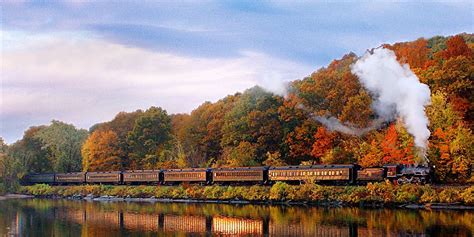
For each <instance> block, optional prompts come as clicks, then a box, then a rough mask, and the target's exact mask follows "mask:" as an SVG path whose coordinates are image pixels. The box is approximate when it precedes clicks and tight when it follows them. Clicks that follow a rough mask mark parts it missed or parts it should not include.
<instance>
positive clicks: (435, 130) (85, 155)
mask: <svg viewBox="0 0 474 237" xmlns="http://www.w3.org/2000/svg"><path fill="white" fill-rule="evenodd" d="M384 47H386V48H390V49H392V50H394V52H395V53H396V55H397V57H398V60H399V61H400V62H402V63H406V64H408V65H409V67H410V68H411V69H412V70H413V72H414V73H415V74H416V75H417V76H418V77H419V79H420V81H421V82H422V83H425V84H427V85H428V86H429V88H430V90H431V92H432V94H431V98H432V99H431V105H430V106H429V107H427V108H426V113H427V116H428V118H429V121H430V123H429V130H430V132H431V137H430V138H429V147H428V150H427V158H428V159H429V161H430V163H431V164H432V165H435V166H436V169H435V173H436V178H437V180H436V182H438V183H458V184H465V183H469V182H474V177H473V176H472V173H474V172H472V171H471V170H472V164H473V163H474V160H473V159H474V135H473V134H472V129H473V125H474V120H473V118H474V117H473V116H474V103H473V101H474V93H473V91H474V57H473V52H474V35H473V34H460V35H456V36H451V37H441V36H437V37H433V38H430V39H424V38H420V39H418V40H416V41H412V42H402V43H396V44H393V45H384ZM357 58H358V57H357V55H355V54H353V53H350V54H347V55H345V56H344V57H342V58H341V59H339V60H334V61H333V62H331V63H330V64H329V65H328V66H327V67H324V68H321V69H319V70H317V71H316V72H314V73H312V74H311V75H310V76H308V77H306V78H302V79H301V80H295V81H293V82H291V83H290V84H289V85H288V94H287V95H286V96H285V97H282V96H280V95H275V94H272V93H269V92H268V91H265V90H264V89H263V88H260V87H253V88H250V89H248V90H246V91H244V92H243V93H236V94H234V95H229V96H227V97H225V98H223V99H221V100H219V101H216V102H214V103H211V102H205V103H203V104H202V105H200V106H199V107H197V108H196V109H195V110H193V111H192V112H191V113H190V114H171V115H169V114H168V113H167V111H165V110H164V109H162V108H157V107H151V108H149V109H147V110H144V111H143V110H137V111H134V112H120V113H118V114H117V115H116V116H115V118H114V119H112V120H111V121H108V122H104V123H99V124H96V125H94V126H92V127H91V128H90V129H89V131H86V130H83V129H77V128H75V127H74V126H73V125H71V124H66V123H63V122H60V121H53V122H52V123H51V124H50V125H43V126H34V127H30V128H29V129H28V130H26V131H25V133H24V136H23V138H22V139H21V140H19V141H17V142H15V143H13V144H11V145H6V144H5V143H4V142H3V140H1V139H0V145H1V151H0V180H1V182H0V187H1V186H4V187H5V188H3V189H4V190H7V191H8V190H14V189H15V187H17V180H18V179H19V178H21V177H22V176H23V175H25V174H27V173H31V172H71V171H81V170H82V171H110V170H126V169H161V168H183V167H223V166H231V167H232V166H234V167H235V166H259V165H287V164H288V165H298V164H331V163H338V164H350V163H358V164H361V165H362V166H364V167H371V166H381V165H383V164H387V163H403V164H413V163H416V162H418V161H419V160H420V157H419V155H418V154H419V152H418V151H417V150H416V149H415V147H414V145H413V144H414V142H413V137H412V136H410V135H409V133H408V132H407V130H406V128H405V127H404V126H403V123H402V122H401V121H400V120H396V121H394V122H392V123H390V124H387V126H385V127H383V128H380V129H378V130H373V131H371V132H369V133H368V134H366V135H364V136H361V137H357V136H351V135H345V134H342V133H338V132H332V131H329V130H328V129H326V128H325V127H324V126H322V124H321V123H319V122H317V121H316V120H314V119H313V116H312V115H311V114H313V115H330V116H333V117H335V118H337V119H339V120H340V121H342V122H344V123H348V124H352V125H354V126H357V127H360V128H362V127H367V126H368V125H369V124H370V121H372V120H373V119H374V117H375V113H374V111H373V110H372V96H371V95H370V93H369V92H368V91H367V90H365V89H364V87H363V86H362V85H361V84H360V82H359V80H358V78H357V77H356V76H355V75H354V74H352V73H351V69H350V68H351V65H352V64H353V63H354V62H355V61H356V60H357ZM123 99H124V100H126V98H123ZM355 191H357V192H358V191H359V190H358V189H357V188H356V190H355ZM361 195H362V194H361Z"/></svg>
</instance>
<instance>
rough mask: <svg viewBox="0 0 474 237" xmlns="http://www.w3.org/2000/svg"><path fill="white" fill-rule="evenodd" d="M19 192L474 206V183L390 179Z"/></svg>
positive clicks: (117, 198) (118, 198) (129, 198)
mask: <svg viewBox="0 0 474 237" xmlns="http://www.w3.org/2000/svg"><path fill="white" fill-rule="evenodd" d="M19 193H21V194H26V195H32V196H33V197H35V198H49V199H69V200H85V201H102V202H153V203H155V202H163V203H171V202H173V203H217V204H220V203H222V204H242V205H243V204H256V205H306V206H321V207H367V208H402V209H427V210H431V209H450V210H474V186H471V187H433V186H429V185H424V186H419V185H400V186H395V185H392V184H390V183H376V184H368V185H367V186H357V187H352V186H347V187H342V186H320V185H316V184H304V185H294V186H293V185H288V184H285V183H276V184H274V185H273V186H258V185H254V186H186V185H183V186H181V185H180V186H112V185H82V186H49V185H44V184H40V185H34V186H23V187H21V189H20V190H19ZM28 197H31V196H28Z"/></svg>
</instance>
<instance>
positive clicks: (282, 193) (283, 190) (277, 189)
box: [270, 182, 290, 200]
mask: <svg viewBox="0 0 474 237" xmlns="http://www.w3.org/2000/svg"><path fill="white" fill-rule="evenodd" d="M289 189H290V185H288V184H287V183H283V182H276V183H275V184H274V185H273V186H272V187H271V188H270V199H271V200H285V199H286V198H287V196H288V191H289Z"/></svg>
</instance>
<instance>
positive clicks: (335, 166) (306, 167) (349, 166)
mask: <svg viewBox="0 0 474 237" xmlns="http://www.w3.org/2000/svg"><path fill="white" fill-rule="evenodd" d="M329 168H336V169H337V168H354V165H292V166H272V167H270V169H271V170H299V169H329Z"/></svg>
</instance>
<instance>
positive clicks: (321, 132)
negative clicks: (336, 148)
mask: <svg viewBox="0 0 474 237" xmlns="http://www.w3.org/2000/svg"><path fill="white" fill-rule="evenodd" d="M314 138H315V141H314V143H313V149H312V150H311V155H313V156H314V157H318V158H321V157H322V156H324V155H325V154H326V152H327V151H329V150H330V149H331V148H332V147H333V140H334V138H335V134H333V133H331V132H329V131H327V130H326V129H325V128H324V127H319V128H318V131H317V132H316V134H315V135H314Z"/></svg>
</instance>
